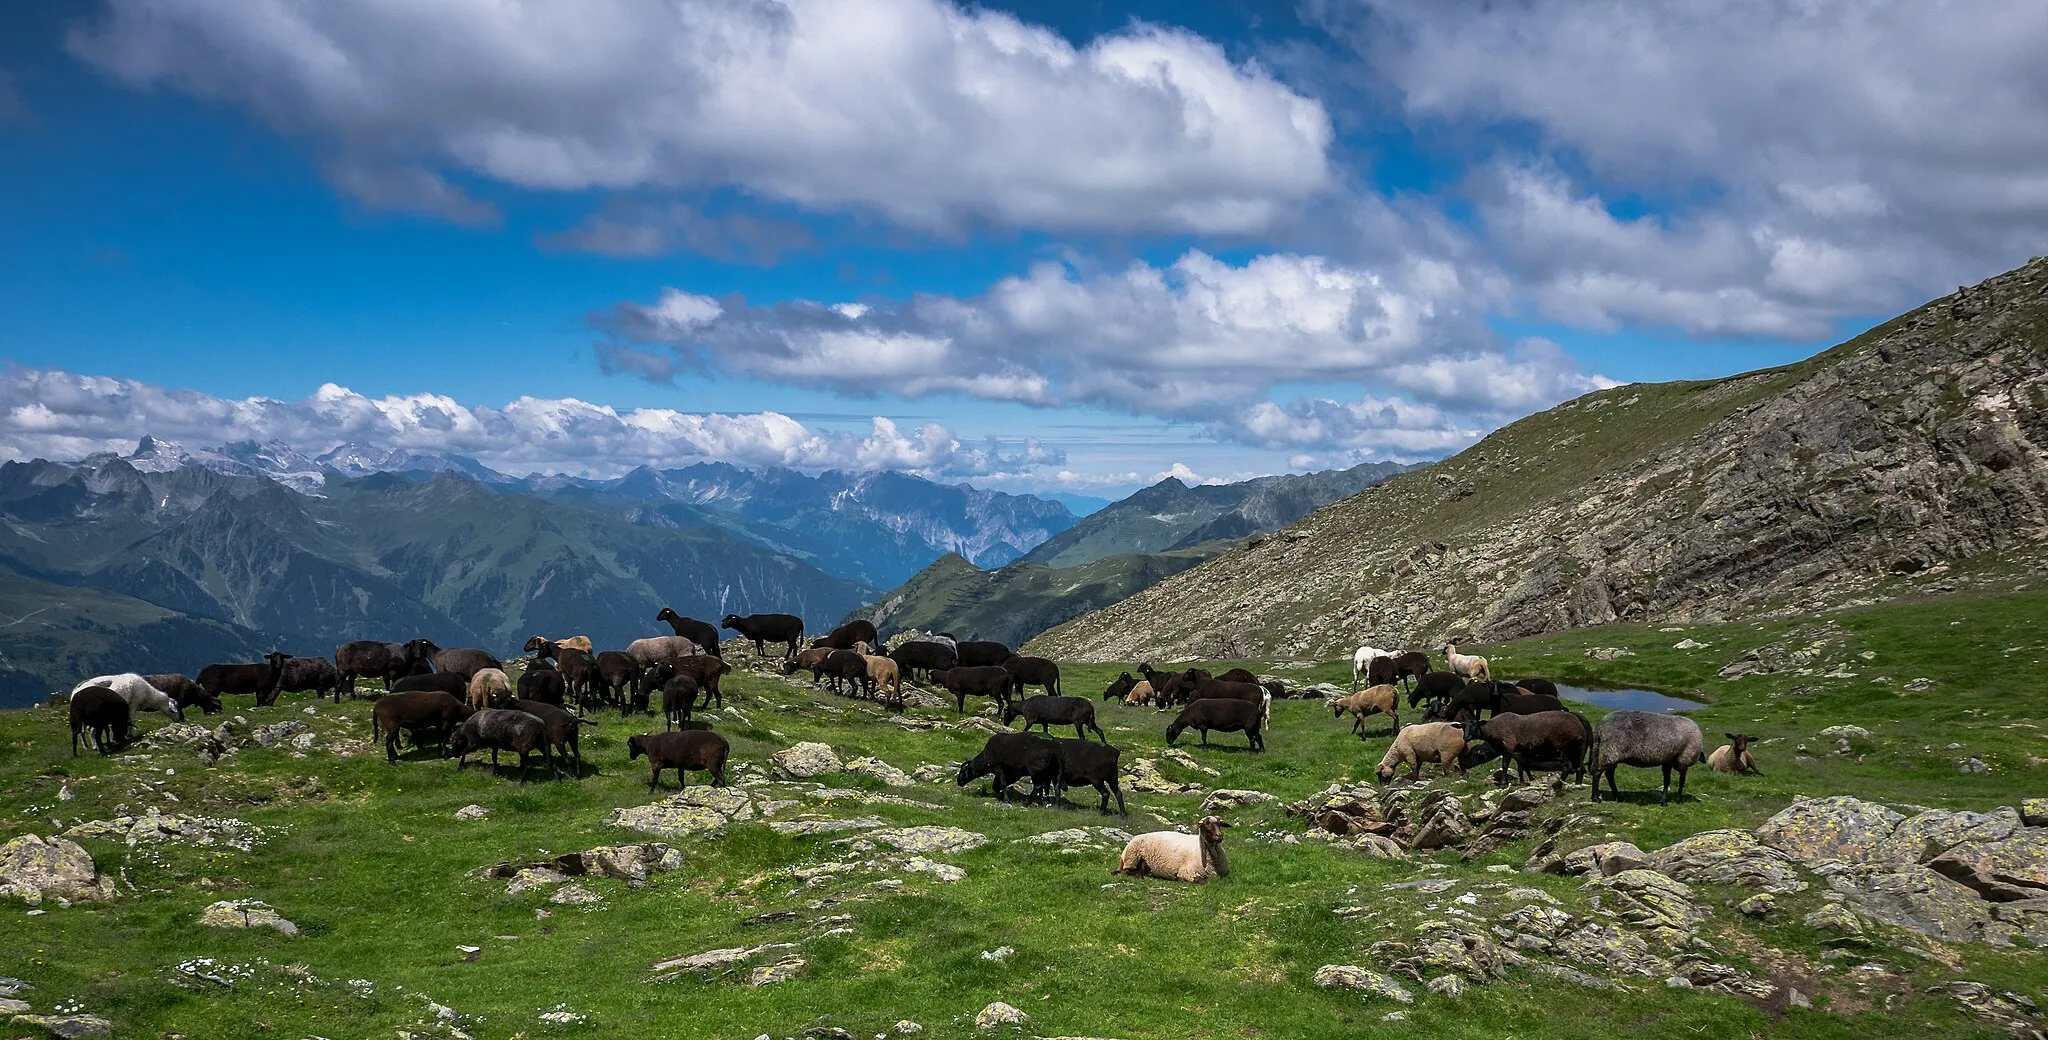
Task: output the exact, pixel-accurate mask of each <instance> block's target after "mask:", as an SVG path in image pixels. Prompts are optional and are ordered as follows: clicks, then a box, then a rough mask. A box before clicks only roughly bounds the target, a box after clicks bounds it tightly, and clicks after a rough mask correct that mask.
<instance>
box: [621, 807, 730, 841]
mask: <svg viewBox="0 0 2048 1040" xmlns="http://www.w3.org/2000/svg"><path fill="white" fill-rule="evenodd" d="M725 821H726V817H725V816H724V814H722V813H720V812H718V811H717V810H715V809H706V808H704V807H703V806H698V805H687V804H682V803H678V802H675V801H663V802H655V803H653V804H651V805H629V806H626V807H625V808H621V809H613V810H612V811H611V815H609V816H607V817H605V821H604V822H605V823H606V824H608V825H610V826H613V827H624V828H626V829H627V830H635V831H639V832H640V833H642V834H651V835H654V836H655V837H658V838H686V837H689V836H690V835H692V834H702V833H704V832H706V831H715V830H718V829H719V828H721V827H724V826H725Z"/></svg>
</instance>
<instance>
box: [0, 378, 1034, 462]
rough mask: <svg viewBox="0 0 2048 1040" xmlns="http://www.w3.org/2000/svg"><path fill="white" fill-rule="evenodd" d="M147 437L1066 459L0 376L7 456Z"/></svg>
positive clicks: (672, 458)
mask: <svg viewBox="0 0 2048 1040" xmlns="http://www.w3.org/2000/svg"><path fill="white" fill-rule="evenodd" d="M144 434H151V435H155V436H161V437H165V438H168V439H170V440H173V441H181V442H185V443H188V444H192V445H195V446H212V445H216V444H221V443H224V442H228V441H239V440H254V441H270V440H278V441H283V442H285V443H286V444H289V445H291V446H292V447H294V448H297V449H299V450H300V451H304V452H307V453H308V454H318V453H321V452H324V451H326V450H328V449H330V448H332V447H334V446H335V445H337V444H339V443H342V442H346V441H360V442H367V443H370V444H374V445H378V446H380V447H387V448H404V449H408V450H411V451H422V452H450V453H457V454H463V455H471V456H474V457H476V458H478V459H481V460H482V461H484V462H485V463H487V464H490V465H492V466H493V467H495V468H498V469H500V470H504V471H507V472H513V473H523V472H527V471H530V470H535V469H549V470H558V471H565V472H574V473H587V474H594V475H609V474H615V473H618V472H621V471H623V470H626V469H629V468H631V467H633V466H638V465H643V464H645V465H654V466H677V465H687V464H689V463H692V462H703V461H709V460H722V461H727V462H734V463H738V464H741V465H748V466H790V467H796V468H801V469H825V468H840V469H855V470H864V469H893V470H902V471H907V472H913V473H917V474H919V475H922V476H929V477H935V478H959V477H969V476H973V477H984V476H991V477H995V476H999V477H1023V476H1026V475H1029V474H1032V473H1035V472H1036V471H1038V470H1040V469H1045V468H1050V467H1055V466H1058V465H1060V464H1062V463H1064V462H1065V461H1066V459H1065V457H1064V455H1062V454H1061V453H1060V452H1057V451H1049V450H1047V449H1046V448H1044V447H1042V446H1041V445H1040V444H1038V443H1037V442H1036V441H1032V440H1026V441H1024V442H1023V443H1022V444H1016V443H998V442H996V441H994V440H993V439H991V440H989V441H987V442H985V443H982V444H979V445H975V444H969V443H964V442H962V441H961V440H960V439H959V438H958V437H957V436H955V435H954V434H953V432H952V431H951V430H948V429H947V428H946V427H944V426H940V425H938V424H935V423H934V424H927V425H924V426H921V427H919V428H918V429H916V430H914V431H911V432H910V433H904V432H903V431H901V430H900V429H899V428H898V427H897V425H896V424H895V423H894V422H892V421H891V420H889V419H887V418H884V417H880V416H877V417H875V418H874V419H873V420H872V421H871V423H870V429H869V432H868V433H867V434H866V435H859V434H849V433H821V432H818V431H815V430H812V429H809V428H808V427H806V426H804V424H802V423H800V422H798V421H797V420H795V419H792V418H790V417H789V416H786V415H783V414H780V413H778V412H757V413H751V414H739V415H725V414H716V413H713V414H699V413H689V412H678V411H673V410H670V409H666V408H636V409H632V410H630V411H619V410H617V409H614V408H611V407H609V406H606V405H598V404H591V403H589V402H585V401H579V400H576V399H574V398H539V397H521V398H518V399H517V400H514V401H511V402H510V403H508V404H506V405H504V406H502V407H496V408H493V407H488V406H483V405H467V404H463V403H461V402H459V401H457V400H455V399H454V398H451V397H448V396H446V395H442V394H425V393H422V394H407V395H394V396H387V397H378V398H372V397H366V396H364V395H362V394H358V393H356V392H354V391H352V390H349V389H347V388H345V387H340V386H336V385H334V384H332V383H328V384H325V385H323V386H321V387H320V388H319V390H317V391H315V392H314V394H313V395H312V396H310V397H308V398H306V399H305V400H302V401H277V400H271V399H269V398H262V397H251V398H245V399H241V400H232V399H227V398H219V397H213V396H210V395H207V394H203V393H198V392H196V391H191V390H172V389H167V388H164V387H160V386H155V385H153V384H150V383H144V382H140V381H137V380H132V379H110V378H106V377H101V376H81V375H74V374H72V373H69V372H61V371H54V370H46V369H45V370H38V369H26V368H10V369H7V370H6V371H4V372H0V457H5V458H16V459H29V458H38V457H40V458H51V459H75V458H80V457H82V456H85V455H88V454H91V453H92V452H96V451H122V452H125V451H127V450H129V449H131V448H133V447H134V446H135V442H136V440H137V439H138V438H140V437H141V436H142V435H144Z"/></svg>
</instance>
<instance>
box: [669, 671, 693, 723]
mask: <svg viewBox="0 0 2048 1040" xmlns="http://www.w3.org/2000/svg"><path fill="white" fill-rule="evenodd" d="M696 703H697V680H696V679H695V678H694V677H692V676H688V675H674V676H670V677H669V679H668V681H666V682H664V683H662V684H661V720H662V722H661V726H662V729H664V730H669V729H689V728H690V711H691V709H692V708H693V707H694V706H695V705H696Z"/></svg>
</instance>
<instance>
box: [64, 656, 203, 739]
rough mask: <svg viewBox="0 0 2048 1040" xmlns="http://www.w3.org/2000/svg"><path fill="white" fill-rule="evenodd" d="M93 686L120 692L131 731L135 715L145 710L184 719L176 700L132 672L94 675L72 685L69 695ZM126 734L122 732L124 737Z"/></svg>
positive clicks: (178, 719)
mask: <svg viewBox="0 0 2048 1040" xmlns="http://www.w3.org/2000/svg"><path fill="white" fill-rule="evenodd" d="M93 686H104V687H106V688H108V689H110V690H112V691H114V692H115V693H118V694H120V695H121V699H122V700H124V701H127V702H128V716H129V721H128V725H129V726H130V727H131V732H132V727H133V726H134V725H135V716H137V715H140V714H142V713H143V712H145V711H160V712H163V713H164V714H165V715H167V716H169V717H170V718H171V719H173V720H174V721H177V722H183V721H185V711H184V709H183V708H180V707H179V706H178V702H177V701H174V700H172V699H171V695H170V694H168V693H165V692H164V691H162V690H159V689H157V688H156V687H154V686H151V685H150V684H149V680H147V679H144V678H143V677H142V676H140V675H137V674H135V673H134V672H121V673H119V674H117V675H95V676H93V677H92V678H90V679H87V680H86V681H84V682H82V683H79V684H78V685H76V686H73V687H72V688H71V696H73V697H76V696H78V691H80V690H83V689H87V688H90V687H93ZM126 735H127V734H123V736H124V737H125V736H126Z"/></svg>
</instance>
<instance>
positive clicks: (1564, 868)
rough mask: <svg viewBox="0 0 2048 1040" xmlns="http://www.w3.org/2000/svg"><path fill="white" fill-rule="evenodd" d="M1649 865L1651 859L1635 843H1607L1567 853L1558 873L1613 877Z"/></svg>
mask: <svg viewBox="0 0 2048 1040" xmlns="http://www.w3.org/2000/svg"><path fill="white" fill-rule="evenodd" d="M1649 865H1650V858H1649V857H1648V856H1647V855H1645V854H1644V853H1643V850H1641V849H1639V848H1636V847H1635V844H1634V843H1632V842H1626V841H1606V842H1601V843H1600V844H1598V845H1588V846H1586V847H1585V848H1583V849H1579V850H1577V851H1575V852H1570V853H1567V854H1566V855H1565V857H1564V859H1563V861H1562V862H1561V864H1560V866H1561V869H1559V870H1558V871H1556V873H1560V874H1570V875H1573V876H1578V875H1584V874H1593V875H1597V876H1599V877H1613V876H1614V875H1616V874H1619V873H1621V872H1623V871H1625V870H1638V869H1641V868H1644V867H1647V866H1649Z"/></svg>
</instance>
